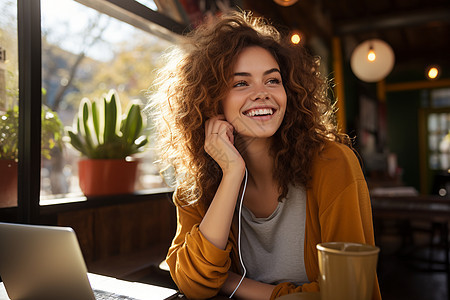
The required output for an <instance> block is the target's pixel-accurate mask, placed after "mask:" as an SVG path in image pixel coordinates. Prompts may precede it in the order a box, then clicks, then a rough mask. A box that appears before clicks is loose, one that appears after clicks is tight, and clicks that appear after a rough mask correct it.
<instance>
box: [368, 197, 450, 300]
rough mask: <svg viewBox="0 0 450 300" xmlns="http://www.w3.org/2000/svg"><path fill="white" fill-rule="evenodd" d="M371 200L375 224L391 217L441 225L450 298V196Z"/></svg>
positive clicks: (392, 218)
mask: <svg viewBox="0 0 450 300" xmlns="http://www.w3.org/2000/svg"><path fill="white" fill-rule="evenodd" d="M371 201H372V213H373V218H374V224H375V226H376V224H377V222H379V221H383V220H389V219H390V220H404V221H407V222H414V221H427V222H430V224H434V225H438V226H439V227H438V228H440V229H441V231H442V232H441V236H442V237H443V238H442V239H443V246H444V251H445V253H446V255H445V259H444V261H443V264H444V270H445V272H446V274H447V295H448V299H449V300H450V257H449V251H450V247H449V244H450V241H449V229H448V223H449V222H450V198H446V197H440V196H434V195H426V196H423V195H418V196H398V197H396V196H372V197H371ZM375 230H376V228H375ZM376 231H377V230H376Z"/></svg>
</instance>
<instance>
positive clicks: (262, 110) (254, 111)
mask: <svg viewBox="0 0 450 300" xmlns="http://www.w3.org/2000/svg"><path fill="white" fill-rule="evenodd" d="M244 114H245V115H246V116H247V117H254V116H264V115H273V109H272V108H258V109H252V110H249V111H246V112H245V113H244Z"/></svg>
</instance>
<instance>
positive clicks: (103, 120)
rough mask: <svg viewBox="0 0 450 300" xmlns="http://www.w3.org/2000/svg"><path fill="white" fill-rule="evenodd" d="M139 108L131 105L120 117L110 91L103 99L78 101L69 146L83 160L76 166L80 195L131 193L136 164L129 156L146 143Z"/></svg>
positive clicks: (116, 99)
mask: <svg viewBox="0 0 450 300" xmlns="http://www.w3.org/2000/svg"><path fill="white" fill-rule="evenodd" d="M145 124H146V122H145V119H144V118H143V116H142V111H141V107H140V105H139V104H138V103H136V102H131V103H130V105H129V106H128V108H127V110H126V113H125V114H124V115H123V117H122V114H121V104H120V100H119V98H118V96H117V94H116V93H115V91H113V90H111V91H110V92H109V93H108V94H107V95H105V96H104V97H103V98H102V99H97V100H95V101H91V100H89V99H87V98H84V99H82V100H81V103H80V107H79V111H78V115H77V116H76V117H75V120H74V125H73V128H72V129H70V130H68V135H69V137H70V144H71V145H72V146H73V147H74V148H75V149H77V150H78V151H80V153H81V154H82V156H83V159H81V160H80V161H79V163H78V177H79V183H80V188H81V191H82V192H83V193H84V194H85V195H86V196H99V195H112V194H128V193H132V192H134V184H135V180H136V173H137V165H138V161H136V160H133V159H132V158H131V155H133V154H135V153H138V152H140V151H141V150H142V149H143V147H144V146H145V145H146V144H147V143H148V137H147V135H146V134H145Z"/></svg>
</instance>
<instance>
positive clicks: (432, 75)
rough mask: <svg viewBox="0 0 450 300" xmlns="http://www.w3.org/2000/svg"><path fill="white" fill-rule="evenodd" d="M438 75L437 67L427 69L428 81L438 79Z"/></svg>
mask: <svg viewBox="0 0 450 300" xmlns="http://www.w3.org/2000/svg"><path fill="white" fill-rule="evenodd" d="M439 73H440V72H439V67H437V66H431V67H428V70H427V78H428V79H436V78H438V77H439V75H440V74H439Z"/></svg>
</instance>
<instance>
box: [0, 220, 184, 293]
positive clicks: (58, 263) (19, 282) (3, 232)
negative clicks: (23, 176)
mask: <svg viewBox="0 0 450 300" xmlns="http://www.w3.org/2000/svg"><path fill="white" fill-rule="evenodd" d="M0 277H1V278H2V280H3V285H4V287H5V288H6V292H7V294H8V297H9V298H10V299H14V300H16V299H20V300H44V299H45V300H88V299H93V300H94V299H102V297H104V299H140V300H146V299H149V300H150V299H173V298H177V297H178V292H177V291H176V290H174V289H169V288H164V287H159V286H153V285H149V284H143V283H137V282H129V281H124V280H119V279H115V278H111V277H107V276H102V275H96V274H91V273H88V272H87V268H86V264H85V262H84V259H83V255H82V253H81V250H80V246H79V244H78V240H77V237H76V234H75V232H74V230H73V229H72V228H70V227H58V226H41V225H23V224H14V223H1V222H0ZM108 297H109V298H108Z"/></svg>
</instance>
